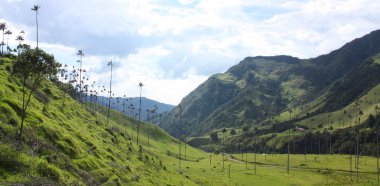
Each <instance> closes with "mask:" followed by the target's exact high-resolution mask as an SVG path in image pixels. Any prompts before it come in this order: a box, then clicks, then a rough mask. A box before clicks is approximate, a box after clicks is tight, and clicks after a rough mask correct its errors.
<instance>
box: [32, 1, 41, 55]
mask: <svg viewBox="0 0 380 186" xmlns="http://www.w3.org/2000/svg"><path fill="white" fill-rule="evenodd" d="M40 8H41V7H40V6H39V5H33V7H32V10H33V11H35V12H36V30H37V33H36V35H37V48H38V16H37V15H38V10H40Z"/></svg>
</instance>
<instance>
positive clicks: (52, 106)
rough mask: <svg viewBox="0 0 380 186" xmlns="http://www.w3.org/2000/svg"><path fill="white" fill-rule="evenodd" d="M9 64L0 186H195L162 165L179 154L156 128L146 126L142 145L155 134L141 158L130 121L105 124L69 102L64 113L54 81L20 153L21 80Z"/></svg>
mask: <svg viewBox="0 0 380 186" xmlns="http://www.w3.org/2000/svg"><path fill="white" fill-rule="evenodd" d="M6 66H9V67H10V66H11V61H10V60H6V62H5V63H2V64H1V65H0V82H1V83H0V95H1V99H0V109H1V112H0V137H1V141H0V149H1V150H0V156H1V161H0V184H1V183H35V184H42V183H50V182H53V183H60V184H109V185H115V184H118V183H119V184H133V185H150V184H151V185H163V184H165V185H166V184H170V185H181V184H185V185H194V182H193V181H191V180H189V179H187V178H185V177H184V176H183V175H181V174H179V173H178V172H177V171H176V169H175V167H173V166H170V164H169V163H168V162H167V161H163V159H164V158H163V157H165V158H166V159H170V157H167V156H166V154H175V153H176V150H175V149H176V148H175V147H177V146H178V145H177V143H178V142H177V140H176V139H174V138H172V137H171V136H169V135H167V134H166V133H165V132H163V131H162V130H161V129H160V128H158V127H156V126H152V125H147V124H142V128H141V136H140V141H141V144H142V145H143V146H144V147H146V148H147V146H148V145H147V135H146V134H147V132H148V131H150V132H151V133H152V134H154V135H153V137H152V140H150V144H151V147H150V148H149V151H148V150H147V149H144V151H143V153H142V155H141V157H142V158H139V157H140V155H139V152H138V147H137V145H136V144H135V142H134V141H132V140H130V138H132V131H133V130H132V127H131V126H132V124H131V123H132V122H131V120H124V121H125V123H124V122H122V123H123V124H126V126H123V125H120V124H118V123H116V122H114V121H112V120H111V122H110V123H109V124H106V119H105V118H104V117H103V116H102V115H100V114H97V113H95V112H92V113H91V112H88V111H86V109H85V106H84V105H81V104H78V103H77V102H75V101H74V100H72V99H70V98H67V99H66V106H65V109H64V111H62V110H61V104H62V100H61V99H60V95H61V94H62V92H61V91H60V90H59V89H57V88H56V87H55V86H54V85H52V84H51V83H46V84H45V85H44V87H47V89H48V90H49V91H48V92H51V95H48V94H46V93H45V92H46V91H45V92H44V91H43V90H45V88H41V90H42V91H40V93H39V95H40V96H38V97H41V98H39V99H36V98H37V96H33V98H32V102H31V104H30V107H29V109H28V117H27V119H26V125H25V135H24V138H23V141H24V145H23V148H22V150H21V151H17V150H15V146H16V142H15V141H14V140H13V139H14V137H15V136H16V133H17V131H18V125H19V123H20V116H19V113H20V111H19V110H20V106H19V105H21V98H22V94H21V87H20V86H18V85H16V84H17V81H16V80H14V79H10V78H8V77H9V73H8V72H6V70H5V68H6ZM7 68H8V67H7ZM9 80H10V81H9ZM45 96H46V97H47V98H48V100H49V101H48V102H47V103H46V104H44V103H43V102H41V101H38V100H45V101H46V97H45ZM44 97H45V99H43V98H44ZM124 119H126V118H124ZM16 122H17V124H15V123H16ZM135 138H136V134H135V135H134V140H135ZM158 141H159V142H158ZM187 150H188V151H189V153H190V152H191V153H192V154H197V153H195V152H198V150H196V149H193V148H188V149H187ZM169 152H170V153H169ZM190 158H191V159H198V158H199V157H198V156H196V155H195V156H191V157H190ZM165 169H166V170H165Z"/></svg>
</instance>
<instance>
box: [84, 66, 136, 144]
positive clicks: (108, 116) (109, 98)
mask: <svg viewBox="0 0 380 186" xmlns="http://www.w3.org/2000/svg"><path fill="white" fill-rule="evenodd" d="M107 65H108V66H110V67H111V77H110V91H109V92H110V94H109V97H108V113H107V124H108V121H109V118H110V110H111V96H112V68H113V66H114V64H113V63H112V61H110V62H108V64H107ZM81 81H82V80H81ZM137 144H138V143H137Z"/></svg>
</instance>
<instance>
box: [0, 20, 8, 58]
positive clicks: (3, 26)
mask: <svg viewBox="0 0 380 186" xmlns="http://www.w3.org/2000/svg"><path fill="white" fill-rule="evenodd" d="M5 29H7V24H6V23H4V22H3V23H0V30H2V31H3V40H2V41H1V56H3V55H4V51H3V48H4V45H5V43H4V32H5Z"/></svg>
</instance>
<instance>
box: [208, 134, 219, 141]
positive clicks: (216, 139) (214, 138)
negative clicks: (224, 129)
mask: <svg viewBox="0 0 380 186" xmlns="http://www.w3.org/2000/svg"><path fill="white" fill-rule="evenodd" d="M210 139H211V142H214V143H217V142H219V137H218V132H215V131H214V132H211V134H210Z"/></svg>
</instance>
